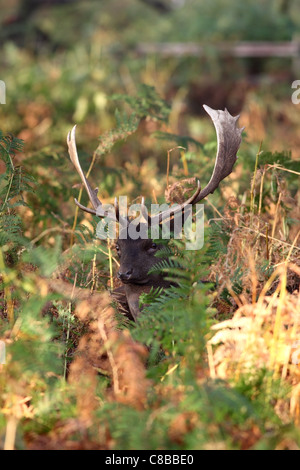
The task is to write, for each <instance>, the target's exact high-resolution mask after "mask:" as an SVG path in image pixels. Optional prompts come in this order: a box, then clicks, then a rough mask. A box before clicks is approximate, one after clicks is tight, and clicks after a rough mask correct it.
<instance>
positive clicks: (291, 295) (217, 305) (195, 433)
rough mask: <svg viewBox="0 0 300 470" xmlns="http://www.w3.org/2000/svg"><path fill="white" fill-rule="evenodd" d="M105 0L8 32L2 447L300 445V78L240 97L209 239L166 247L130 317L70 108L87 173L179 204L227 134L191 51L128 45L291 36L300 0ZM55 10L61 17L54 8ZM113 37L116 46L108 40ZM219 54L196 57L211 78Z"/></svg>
mask: <svg viewBox="0 0 300 470" xmlns="http://www.w3.org/2000/svg"><path fill="white" fill-rule="evenodd" d="M50 3H51V2H50ZM54 3H55V2H54ZM102 3H103V4H102ZM102 3H100V4H99V2H92V1H91V2H74V5H73V4H71V5H68V4H67V5H63V6H58V5H54V6H53V5H52V6H51V5H49V4H48V6H47V7H46V9H47V12H48V16H47V21H46V19H45V18H46V16H45V17H44V16H43V14H42V12H41V10H39V9H37V10H36V12H35V14H30V15H29V20H28V23H27V25H28V26H27V29H26V30H25V32H24V30H22V29H21V30H19V29H18V23H17V24H15V30H14V34H15V37H14V38H13V39H12V38H11V37H9V34H10V33H11V32H12V31H13V29H5V28H3V29H1V34H2V35H3V46H1V49H2V55H1V58H0V62H1V64H2V65H3V70H4V71H5V76H4V77H0V78H1V79H5V81H6V83H7V93H8V96H7V105H5V106H4V105H3V106H2V105H1V107H0V128H1V129H2V131H1V132H0V169H1V175H0V340H1V341H2V342H4V343H5V347H6V363H5V364H0V446H1V447H3V448H5V449H12V448H16V449H129V450H134V449H170V450H172V449H185V450H190V449H298V448H299V446H300V431H299V429H300V428H299V425H300V388H299V333H300V331H299V311H300V297H299V295H300V294H299V291H300V289H299V283H300V261H299V260H300V257H299V251H300V245H299V243H300V237H299V230H300V224H299V220H300V199H299V198H300V193H299V176H300V167H299V145H298V144H299V136H298V134H297V132H296V129H297V126H298V122H299V118H298V115H297V113H298V111H299V110H298V108H297V107H296V106H295V105H293V104H292V103H291V101H290V95H289V94H288V93H290V85H289V83H288V84H287V83H286V84H284V85H282V83H281V84H279V86H278V87H276V88H275V87H274V89H273V90H271V91H270V89H268V86H265V85H264V83H262V84H261V86H259V87H257V89H254V88H251V89H248V90H247V92H245V96H244V98H243V100H244V105H243V109H242V114H241V118H240V124H241V126H242V125H245V126H246V132H245V133H244V134H243V144H242V147H241V150H240V152H239V158H238V162H237V164H236V166H235V169H234V172H233V174H232V175H231V176H230V177H228V178H227V179H226V180H225V181H224V182H222V184H221V186H220V188H219V189H218V190H217V191H216V192H215V194H213V195H210V196H209V197H208V198H207V199H206V200H205V244H204V247H203V249H201V250H197V251H193V250H191V251H189V250H185V239H184V238H183V240H172V241H171V242H170V243H169V244H168V245H166V247H165V250H166V252H168V253H169V254H170V261H169V262H168V263H165V262H161V263H160V264H159V266H158V267H156V268H155V269H159V270H163V271H164V272H165V274H166V275H167V276H169V277H170V278H172V280H174V286H173V287H171V288H170V289H168V290H166V291H163V292H162V291H157V290H153V291H151V292H150V293H148V294H143V295H142V297H141V302H142V303H145V304H147V306H146V307H145V309H144V312H143V315H141V317H140V318H139V320H138V322H137V323H135V324H134V323H132V322H130V321H129V320H128V319H127V318H126V317H125V316H124V315H122V308H121V305H119V304H118V303H116V302H113V300H112V297H111V295H110V292H111V291H112V290H113V289H115V288H116V287H118V282H119V281H118V280H117V279H116V276H115V273H116V271H117V266H118V261H117V259H116V257H115V252H114V249H113V245H112V243H111V241H106V240H99V239H98V238H97V235H96V234H97V223H98V220H97V219H96V218H95V217H93V216H91V215H89V214H88V215H87V214H85V213H80V212H79V211H78V209H77V208H76V207H75V204H74V197H76V198H77V199H79V200H81V202H82V203H85V201H86V199H85V198H86V195H85V194H84V192H83V191H82V188H81V186H80V185H79V184H78V176H77V175H76V174H75V172H74V170H73V168H72V167H71V164H70V162H69V161H68V159H67V150H66V144H65V143H64V142H65V139H66V136H67V132H68V131H69V130H70V129H71V128H72V126H73V122H77V123H78V128H77V142H78V150H79V155H80V160H81V161H82V164H83V169H84V171H85V173H89V179H91V181H92V182H93V183H94V187H96V186H98V187H99V193H100V194H101V199H102V200H103V201H104V202H112V201H113V199H114V197H115V196H119V195H123V194H126V195H127V196H128V197H129V198H130V199H131V201H135V200H140V198H141V195H143V196H145V197H146V202H147V203H150V202H151V201H156V200H157V201H159V202H162V201H163V200H164V197H165V196H167V198H168V200H170V201H172V200H174V199H176V197H180V195H182V192H183V191H184V190H185V188H184V187H183V186H182V183H181V182H182V181H183V180H184V181H185V183H186V182H187V183H188V184H192V179H193V177H194V176H199V177H200V178H201V181H202V179H203V184H204V183H205V182H206V181H208V179H209V175H210V174H211V172H212V169H213V165H214V157H215V153H216V139H215V134H214V129H213V126H212V124H211V121H210V120H209V119H208V118H207V117H203V115H202V114H198V113H197V112H196V111H195V108H193V107H192V106H191V98H192V96H195V95H192V90H194V92H195V93H196V92H197V90H196V87H193V83H195V82H194V80H195V77H197V76H199V65H198V66H197V67H196V60H193V59H180V60H178V61H177V62H176V60H175V59H168V60H163V59H161V58H159V57H148V58H146V59H145V58H142V57H136V56H135V55H134V53H133V52H132V50H133V48H134V46H135V45H136V44H138V43H139V42H140V38H141V37H142V38H143V40H144V41H146V40H147V41H152V40H155V41H169V40H177V41H187V40H196V39H197V40H198V39H199V38H200V37H201V38H203V39H206V40H208V39H209V40H219V39H223V38H224V37H226V38H228V34H229V33H230V38H231V39H236V38H237V39H262V40H266V39H272V40H282V39H290V37H291V34H292V33H293V32H296V31H297V27H298V26H297V24H298V23H297V21H299V18H298V17H297V14H295V15H294V14H293V8H294V6H295V2H292V1H291V2H270V1H267V0H266V1H265V2H260V3H259V4H258V2H253V1H252V0H251V1H250V0H248V1H247V2H246V3H245V2H244V4H243V7H242V6H241V4H240V3H239V2H235V1H233V0H230V1H229V0H228V1H227V2H219V1H217V2H210V3H208V2H206V3H203V2H192V1H186V2H185V3H186V5H185V7H184V8H179V7H177V8H175V6H174V5H175V2H167V1H166V2H165V4H166V5H167V6H168V7H170V8H171V11H170V12H169V13H166V14H165V15H163V14H161V13H158V12H157V11H156V10H155V8H153V7H151V6H149V5H146V3H147V2H142V1H138V0H135V1H133V0H128V1H126V2H125V3H124V2H123V3H124V4H123V3H122V9H120V11H119V10H118V11H119V13H120V14H119V15H113V14H112V12H113V11H114V8H115V7H116V5H117V6H118V5H119V2H118V1H117V0H114V1H112V2H109V4H108V5H104V4H106V2H102ZM275 3H276V5H275ZM98 4H99V5H98ZM125 4H126V5H125ZM246 4H247V7H248V12H249V14H248V15H246V16H245V15H243V13H242V12H243V11H244V10H243V8H244V7H245V5H246ZM266 6H267V7H268V8H269V11H270V14H269V15H266V14H265V13H264V11H265V10H264V9H265V7H266ZM221 7H222V9H223V8H225V13H226V14H224V15H223V14H219V13H218V15H216V12H220V11H221V10H220V9H221ZM62 9H63V10H62ZM145 9H147V15H145ZM62 11H63V12H64V15H65V18H66V25H65V28H63V30H62V29H60V28H57V27H55V25H56V21H54V20H55V19H57V18H59V17H61V14H62ZM222 11H223V10H222ZM229 11H230V12H231V14H228V12H229ZM196 12H201V14H200V13H197V15H196ZM8 13H9V12H8V10H7V17H9V15H8ZM79 13H80V14H79ZM22 14H25V13H24V12H23V13H22ZM166 15H169V16H166ZM216 17H217V19H216ZM97 18H101V22H100V23H101V24H100V23H97V21H98V19H97ZM209 18H210V20H208V19H209ZM237 18H238V21H237ZM254 18H255V22H256V24H257V28H253V27H252V25H253V21H254ZM257 19H259V21H258V20H257ZM154 20H155V21H154ZM130 22H131V23H133V24H134V25H135V28H132V27H130V28H127V30H126V32H125V33H124V34H123V33H122V34H121V33H120V31H122V29H123V26H124V25H128V24H131V23H130ZM21 24H22V23H21ZM99 24H100V25H101V28H100V29H99ZM153 24H155V25H156V28H155V30H154V29H153ZM179 25H180V27H179ZM286 25H288V26H289V29H288V28H287V27H284V26H286ZM275 26H276V27H275ZM79 31H80V33H81V34H82V36H81V37H82V41H81V42H80V43H79V42H76V44H74V39H75V38H76V37H77V35H78V34H79ZM62 32H63V33H64V34H62ZM142 32H143V34H141V33H142ZM41 33H43V34H44V35H43V38H44V41H45V42H44V43H42V41H41V40H39V41H38V44H40V45H41V44H43V46H41V49H39V48H38V49H37V48H36V42H35V39H36V37H40V36H37V35H38V34H41ZM200 34H201V36H200ZM5 35H7V36H5ZM20 38H21V39H22V41H20ZM91 38H92V39H93V40H92V41H91ZM111 38H113V39H114V41H113V42H112V41H111ZM18 39H19V41H18ZM118 42H119V43H118ZM108 43H110V44H111V47H112V49H113V51H112V52H110V53H109V55H105V54H100V51H101V47H102V46H101V44H108ZM24 46H25V47H24ZM121 46H122V47H121ZM120 50H121V52H122V51H123V52H124V50H126V54H125V55H126V59H124V61H120V59H119V58H120ZM208 63H209V64H208ZM213 63H214V60H213V59H212V60H208V59H205V60H203V62H202V63H201V64H202V65H203V67H204V68H203V71H204V70H206V71H209V72H208V76H211V75H210V74H212V75H214V74H215V75H214V77H215V80H216V81H217V80H218V73H217V71H216V70H215V69H214V66H213ZM215 63H216V62H215ZM223 65H224V70H225V71H226V70H229V69H230V68H232V64H230V63H229V64H228V63H224V64H223ZM280 65H281V64H280ZM220 66H221V65H220V63H219V62H218V67H220ZM227 67H228V68H227ZM236 67H237V68H236V69H234V70H235V71H237V69H238V70H239V71H238V73H239V74H240V73H241V74H242V73H247V70H248V69H247V66H246V65H245V64H240V65H236ZM265 67H266V68H267V67H270V69H272V67H274V64H273V63H272V61H270V62H269V63H268V64H267V65H266V66H265ZM1 70H2V69H1ZM276 70H277V69H276ZM16 71H18V72H19V73H16ZM226 73H227V72H226ZM199 81H201V80H199ZM154 85H155V86H154ZM199 86H200V85H199ZM201 86H204V85H203V83H201ZM200 88H201V87H200ZM225 88H226V86H225V85H224V83H220V82H219V83H218V84H217V85H216V88H215V89H214V90H215V91H217V90H220V89H222V90H224V89H225ZM237 88H239V86H237ZM203 89H205V86H204V88H203ZM240 89H241V88H240ZM188 90H189V91H188ZM195 90H196V91H195ZM275 96H276V99H275ZM206 98H207V100H208V101H204V102H207V103H208V104H211V101H210V100H213V99H214V97H213V96H212V94H211V95H208V96H207V97H206ZM198 99H199V100H200V99H202V97H200V98H198ZM219 99H220V100H221V101H222V100H223V99H225V100H227V98H226V97H225V98H224V96H223V95H222V96H221V95H219ZM231 100H232V95H231V98H228V104H227V106H228V108H229V110H230V105H231V103H232V102H234V99H233V101H231ZM277 100H280V106H279V105H278V102H279V101H277ZM226 102H227V101H226ZM201 104H203V103H202V102H201ZM219 107H220V108H221V107H223V106H222V105H219ZM295 108H296V110H295ZM116 109H117V111H115V110H116ZM99 135H100V136H99ZM97 138H98V141H97ZM174 145H176V147H175V148H171V147H173V146H174ZM170 149H171V150H172V151H171V150H170ZM172 191H173V192H174V194H172ZM175 193H176V194H175ZM1 344H3V343H1ZM0 352H1V350H0ZM0 357H1V354H0Z"/></svg>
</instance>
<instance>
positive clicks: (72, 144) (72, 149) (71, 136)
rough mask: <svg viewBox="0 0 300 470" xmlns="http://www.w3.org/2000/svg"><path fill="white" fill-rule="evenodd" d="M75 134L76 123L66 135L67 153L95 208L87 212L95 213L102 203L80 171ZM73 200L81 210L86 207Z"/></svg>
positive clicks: (96, 190)
mask: <svg viewBox="0 0 300 470" xmlns="http://www.w3.org/2000/svg"><path fill="white" fill-rule="evenodd" d="M75 134H76V125H75V126H74V127H73V129H72V130H71V132H69V133H68V137H67V144H68V149H69V155H70V159H71V162H72V163H73V165H74V166H75V168H76V170H77V173H78V174H79V176H80V178H81V181H82V182H83V184H84V186H85V189H86V192H87V193H88V196H89V199H90V201H91V203H92V205H93V207H94V209H95V211H93V212H91V210H88V211H87V212H90V213H92V214H95V213H96V211H97V208H98V206H101V205H102V203H101V201H100V200H99V199H98V197H97V192H98V189H95V190H93V189H92V188H91V185H90V184H89V182H88V180H87V179H86V177H85V175H84V173H83V171H82V168H81V165H80V162H79V158H78V153H77V147H76V139H75ZM75 202H76V204H77V205H78V206H79V207H80V208H81V209H83V210H86V209H87V208H86V207H84V206H82V205H81V204H80V205H79V203H78V201H77V200H76V199H75Z"/></svg>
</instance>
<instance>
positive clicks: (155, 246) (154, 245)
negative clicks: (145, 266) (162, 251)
mask: <svg viewBox="0 0 300 470" xmlns="http://www.w3.org/2000/svg"><path fill="white" fill-rule="evenodd" d="M157 248H158V246H157V244H156V243H152V244H151V246H150V247H149V248H148V250H147V251H148V253H154V252H155V251H156V250H157Z"/></svg>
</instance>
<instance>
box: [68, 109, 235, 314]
mask: <svg viewBox="0 0 300 470" xmlns="http://www.w3.org/2000/svg"><path fill="white" fill-rule="evenodd" d="M203 107H204V109H205V110H206V112H207V113H208V114H209V116H210V117H211V119H212V121H213V123H214V126H215V129H216V134H217V142H218V148H217V155H216V161H215V166H214V171H213V174H212V176H211V179H210V181H209V183H208V184H207V185H206V186H205V188H204V189H201V187H200V183H199V181H198V185H197V189H196V191H195V192H194V194H193V195H192V196H191V197H190V198H189V199H187V200H186V201H185V202H184V203H182V204H180V205H176V208H174V207H172V206H170V207H169V208H168V209H167V210H165V211H162V212H160V213H159V214H156V215H154V216H152V217H151V216H150V215H148V213H147V209H146V207H145V204H144V199H142V204H141V212H143V214H144V219H146V222H147V224H145V225H146V228H148V224H150V226H153V225H161V224H162V223H163V222H164V221H166V220H170V219H171V220H174V217H175V215H177V217H178V215H179V214H178V213H180V214H183V211H184V209H185V207H187V205H194V204H197V203H198V202H199V201H201V200H202V199H204V198H205V197H206V196H207V195H208V194H210V193H213V192H214V191H215V189H216V188H217V187H218V186H219V183H220V182H221V181H222V180H223V179H224V178H226V176H228V175H229V174H230V173H231V172H232V169H233V166H234V163H235V162H236V159H237V151H238V149H239V147H240V144H241V140H242V137H241V133H242V131H243V128H242V129H239V128H238V127H237V120H238V118H239V116H236V117H233V116H231V115H230V113H229V112H228V111H227V109H225V111H221V110H214V109H212V108H210V107H209V106H206V105H203ZM75 129H76V126H74V127H73V129H72V131H71V132H69V134H68V138H67V143H68V149H69V155H70V158H71V161H72V163H73V165H74V166H75V168H76V170H77V172H78V174H79V176H80V178H81V180H82V183H83V185H84V186H85V189H86V191H87V194H88V196H89V199H90V202H91V204H92V206H93V208H88V207H85V206H83V205H82V204H80V203H79V202H78V201H77V200H76V199H75V203H76V204H77V206H78V207H79V208H80V209H82V210H83V211H86V212H88V213H90V214H94V215H97V216H98V217H100V218H103V217H110V218H112V219H114V220H115V221H117V222H119V224H120V226H121V228H120V234H119V238H118V240H117V242H116V250H117V252H118V255H119V258H120V268H119V272H118V278H119V279H120V280H121V281H122V283H123V285H124V289H123V291H124V292H125V296H126V301H127V304H128V307H129V310H130V313H131V315H132V317H133V319H134V320H136V319H137V317H138V315H139V314H140V308H139V297H140V295H141V293H143V292H149V291H150V289H151V288H152V287H154V288H157V287H162V288H167V287H169V286H170V282H169V281H167V280H165V279H164V278H163V276H162V275H160V274H153V273H152V274H149V271H150V269H151V268H152V267H153V266H155V265H156V264H157V263H158V262H159V261H161V258H160V257H159V251H160V250H161V249H162V245H160V244H156V243H154V242H153V240H152V239H150V238H145V237H141V238H138V239H133V238H132V237H130V234H129V232H128V224H127V223H126V222H127V221H126V220H125V223H124V219H123V220H122V216H121V214H120V211H119V206H118V203H117V200H116V199H115V204H114V213H113V214H112V213H110V214H109V213H108V212H107V211H105V210H104V208H103V205H102V202H101V201H100V200H99V199H98V197H97V193H98V189H95V190H93V189H92V187H91V186H90V184H89V182H88V180H87V179H86V177H85V175H84V173H83V171H82V168H81V165H80V162H79V159H78V154H77V149H76V142H75ZM121 222H122V223H121ZM140 225H142V223H141V224H140ZM124 231H125V234H124ZM142 232H143V230H141V233H142ZM144 233H145V232H144ZM146 233H148V232H146ZM124 235H125V236H124Z"/></svg>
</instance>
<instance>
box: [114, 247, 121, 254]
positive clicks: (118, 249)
mask: <svg viewBox="0 0 300 470" xmlns="http://www.w3.org/2000/svg"><path fill="white" fill-rule="evenodd" d="M115 248H116V250H117V253H118V255H119V254H120V251H121V250H120V247H119V245H116V246H115Z"/></svg>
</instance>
